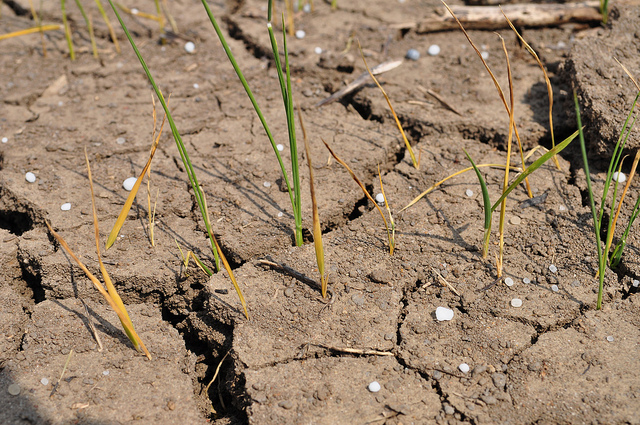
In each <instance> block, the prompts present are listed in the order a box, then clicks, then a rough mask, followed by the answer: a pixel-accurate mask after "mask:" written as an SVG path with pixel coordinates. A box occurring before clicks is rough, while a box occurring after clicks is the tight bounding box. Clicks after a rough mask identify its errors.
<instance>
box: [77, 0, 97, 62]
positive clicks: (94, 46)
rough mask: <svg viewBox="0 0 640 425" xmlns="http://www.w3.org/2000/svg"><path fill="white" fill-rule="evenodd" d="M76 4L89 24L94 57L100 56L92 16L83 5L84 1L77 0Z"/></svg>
mask: <svg viewBox="0 0 640 425" xmlns="http://www.w3.org/2000/svg"><path fill="white" fill-rule="evenodd" d="M76 5H77V6H78V9H80V13H81V14H82V18H84V22H85V24H86V25H87V29H88V30H89V39H90V40H91V50H92V51H93V57H94V58H96V59H97V58H98V47H97V46H96V37H95V34H94V33H93V22H91V16H88V15H87V14H86V12H85V11H84V7H82V3H80V0H76Z"/></svg>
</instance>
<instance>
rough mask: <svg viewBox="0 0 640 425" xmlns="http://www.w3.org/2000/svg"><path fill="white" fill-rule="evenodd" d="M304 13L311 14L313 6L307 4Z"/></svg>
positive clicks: (303, 9) (303, 7)
mask: <svg viewBox="0 0 640 425" xmlns="http://www.w3.org/2000/svg"><path fill="white" fill-rule="evenodd" d="M302 11H303V12H304V13H309V12H311V5H310V4H309V3H307V4H305V5H304V6H302Z"/></svg>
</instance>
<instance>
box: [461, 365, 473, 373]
mask: <svg viewBox="0 0 640 425" xmlns="http://www.w3.org/2000/svg"><path fill="white" fill-rule="evenodd" d="M458 369H460V372H462V373H467V372H469V369H470V368H469V365H468V364H466V363H460V366H458Z"/></svg>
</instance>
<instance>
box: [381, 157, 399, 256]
mask: <svg viewBox="0 0 640 425" xmlns="http://www.w3.org/2000/svg"><path fill="white" fill-rule="evenodd" d="M378 179H379V180H380V192H381V193H382V197H383V198H384V206H385V207H386V208H387V214H389V222H390V223H391V244H390V247H389V253H390V254H391V255H393V251H394V250H395V249H396V223H395V221H393V216H392V215H391V208H389V202H388V200H387V194H386V193H384V185H383V184H382V174H380V164H378Z"/></svg>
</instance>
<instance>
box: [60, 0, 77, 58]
mask: <svg viewBox="0 0 640 425" xmlns="http://www.w3.org/2000/svg"><path fill="white" fill-rule="evenodd" d="M60 9H62V26H63V27H64V36H65V38H66V39H67V46H69V57H70V58H71V60H72V61H74V60H76V53H75V51H74V50H73V40H72V39H71V28H70V27H69V21H67V8H66V5H65V0H60Z"/></svg>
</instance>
